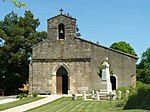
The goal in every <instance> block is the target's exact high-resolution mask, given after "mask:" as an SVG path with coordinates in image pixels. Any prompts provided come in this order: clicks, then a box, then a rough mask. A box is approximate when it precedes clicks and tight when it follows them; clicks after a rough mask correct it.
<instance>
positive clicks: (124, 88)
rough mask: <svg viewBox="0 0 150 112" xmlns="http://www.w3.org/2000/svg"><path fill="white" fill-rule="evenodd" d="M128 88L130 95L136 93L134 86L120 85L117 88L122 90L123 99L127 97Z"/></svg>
mask: <svg viewBox="0 0 150 112" xmlns="http://www.w3.org/2000/svg"><path fill="white" fill-rule="evenodd" d="M126 90H129V95H132V94H135V93H136V89H135V88H133V87H131V86H130V87H120V88H118V89H117V92H118V91H121V92H122V99H125V98H126V97H125V93H126Z"/></svg>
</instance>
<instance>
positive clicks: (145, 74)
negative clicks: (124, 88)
mask: <svg viewBox="0 0 150 112" xmlns="http://www.w3.org/2000/svg"><path fill="white" fill-rule="evenodd" d="M137 80H139V81H141V82H143V83H146V84H150V48H148V49H147V50H146V51H145V52H143V54H142V58H141V62H140V63H139V64H138V65H137Z"/></svg>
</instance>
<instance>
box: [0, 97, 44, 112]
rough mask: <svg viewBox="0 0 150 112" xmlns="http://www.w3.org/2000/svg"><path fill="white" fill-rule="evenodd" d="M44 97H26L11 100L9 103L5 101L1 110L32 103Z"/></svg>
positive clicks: (1, 105) (0, 107) (0, 105)
mask: <svg viewBox="0 0 150 112" xmlns="http://www.w3.org/2000/svg"><path fill="white" fill-rule="evenodd" d="M42 98H43V97H33V98H25V99H21V100H17V101H14V102H9V103H4V104H0V111H1V110H5V109H9V108H13V107H16V106H20V105H23V104H26V103H30V102H33V101H36V100H39V99H42Z"/></svg>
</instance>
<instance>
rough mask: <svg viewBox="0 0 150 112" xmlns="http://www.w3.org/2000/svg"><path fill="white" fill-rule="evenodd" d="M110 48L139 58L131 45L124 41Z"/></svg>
mask: <svg viewBox="0 0 150 112" xmlns="http://www.w3.org/2000/svg"><path fill="white" fill-rule="evenodd" d="M110 48H112V49H116V50H119V51H122V52H125V53H128V54H131V55H134V56H137V54H136V53H135V51H134V49H133V48H132V47H131V46H130V44H128V43H126V42H123V41H121V42H115V43H113V44H112V45H111V46H110Z"/></svg>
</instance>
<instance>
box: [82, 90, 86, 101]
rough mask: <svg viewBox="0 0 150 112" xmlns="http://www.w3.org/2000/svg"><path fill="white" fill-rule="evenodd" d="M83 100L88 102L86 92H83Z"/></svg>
mask: <svg viewBox="0 0 150 112" xmlns="http://www.w3.org/2000/svg"><path fill="white" fill-rule="evenodd" d="M82 100H86V92H85V91H83V95H82Z"/></svg>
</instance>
